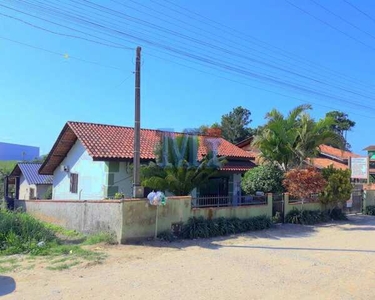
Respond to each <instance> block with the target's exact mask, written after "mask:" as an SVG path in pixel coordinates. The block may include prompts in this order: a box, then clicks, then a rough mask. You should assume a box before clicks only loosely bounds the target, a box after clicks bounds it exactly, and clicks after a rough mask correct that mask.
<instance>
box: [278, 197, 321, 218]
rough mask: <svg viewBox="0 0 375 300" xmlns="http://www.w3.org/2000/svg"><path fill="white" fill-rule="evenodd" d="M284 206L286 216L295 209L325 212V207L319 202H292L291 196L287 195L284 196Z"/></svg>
mask: <svg viewBox="0 0 375 300" xmlns="http://www.w3.org/2000/svg"><path fill="white" fill-rule="evenodd" d="M284 205H285V208H284V209H285V211H284V215H285V216H286V215H287V214H288V212H290V211H292V210H293V209H294V208H297V209H299V210H301V209H304V210H320V211H322V210H323V205H322V204H321V203H320V202H319V201H318V200H317V201H314V202H304V203H302V201H298V202H290V201H289V194H288V193H285V194H284Z"/></svg>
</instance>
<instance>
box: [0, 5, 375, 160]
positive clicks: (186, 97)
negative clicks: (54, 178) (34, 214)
mask: <svg viewBox="0 0 375 300" xmlns="http://www.w3.org/2000/svg"><path fill="white" fill-rule="evenodd" d="M288 1H290V2H292V3H294V4H296V5H297V6H299V7H301V8H303V9H305V10H306V11H308V12H309V13H311V14H313V15H314V16H316V17H318V18H319V19H321V20H324V21H326V22H327V23H328V24H330V25H332V26H334V27H335V28H338V29H339V30H341V31H342V32H344V33H345V34H343V33H341V32H339V31H337V30H334V29H332V28H331V27H329V26H327V25H326V24H323V23H322V22H320V21H317V20H316V19H314V18H312V17H311V16H309V15H307V14H305V13H303V12H301V11H300V10H298V9H296V8H295V7H293V6H291V5H290V4H288V2H286V1H285V0H263V1H230V2H229V1H225V0H218V1H198V0H190V1H178V0H176V1H174V3H176V4H178V5H181V6H183V7H185V8H187V9H190V10H192V11H194V12H196V13H198V14H200V15H203V16H205V17H207V18H209V19H212V20H214V21H216V22H219V23H221V24H225V25H227V26H230V27H231V28H234V29H236V30H237V31H236V33H234V32H232V33H231V32H229V31H226V30H224V29H223V28H221V29H220V28H219V25H218V24H217V23H210V22H209V21H208V20H207V21H206V22H199V21H198V20H197V19H194V18H188V17H187V16H185V15H182V14H178V13H177V12H176V11H173V10H171V9H170V8H173V9H175V10H177V9H178V8H177V7H176V6H173V5H171V4H170V3H168V2H165V1H163V0H155V1H136V2H138V3H135V2H132V1H122V2H123V3H124V4H126V5H128V7H124V6H121V5H119V4H116V3H115V2H116V1H114V2H113V1H96V3H97V4H100V5H103V6H106V7H108V8H111V9H113V10H117V11H122V12H124V13H127V14H129V15H131V16H133V17H136V18H139V19H142V20H146V21H148V22H152V23H153V24H156V25H159V26H163V27H165V28H167V29H169V30H174V31H178V32H180V33H183V34H186V35H189V36H191V37H192V38H196V39H201V40H203V41H206V42H207V43H211V42H212V40H211V39H216V40H219V41H221V43H222V45H224V44H225V46H223V47H231V49H238V50H234V51H236V52H239V50H240V49H242V52H241V53H243V55H246V56H248V57H255V56H254V55H256V53H255V52H253V51H252V50H251V49H249V48H252V49H255V50H257V51H260V52H261V55H262V57H263V58H262V59H263V61H265V62H269V61H271V60H272V61H273V63H280V64H282V60H284V61H286V62H287V63H288V68H290V69H293V70H294V71H295V72H299V73H302V72H303V74H306V75H309V74H310V75H311V74H315V75H316V77H319V78H326V79H327V80H328V79H329V81H330V82H332V83H334V84H339V85H340V86H341V87H343V88H348V89H353V90H354V89H355V90H356V91H362V88H363V89H366V95H368V98H361V97H359V98H356V97H355V95H353V94H345V99H346V102H343V101H338V100H337V97H339V98H340V97H341V98H343V95H344V93H343V92H342V91H332V90H331V89H330V87H329V86H326V87H325V88H324V89H323V88H321V90H324V91H326V92H329V93H332V94H333V95H335V96H336V100H334V99H330V98H327V97H317V96H316V95H315V96H314V95H311V94H306V93H301V92H297V91H293V90H290V89H285V88H283V87H279V86H275V85H270V83H268V82H259V81H255V80H252V79H249V78H244V77H239V76H238V75H236V74H233V73H231V72H225V71H218V70H216V69H212V68H211V67H204V66H202V65H195V64H193V63H192V62H191V61H184V60H181V59H179V58H176V57H173V56H169V55H168V54H166V53H161V52H159V51H158V49H155V48H153V47H151V46H150V45H148V44H147V43H142V42H136V41H129V42H125V41H120V40H117V42H121V43H122V44H124V45H126V46H128V47H130V48H135V47H136V46H137V45H140V46H142V56H143V57H142V92H141V93H142V121H141V124H142V127H145V128H173V129H175V130H178V131H180V130H182V129H184V128H194V127H199V126H200V125H202V124H211V123H213V122H219V121H220V117H221V115H223V114H224V113H227V112H229V111H230V110H232V108H233V107H235V106H239V105H241V106H243V107H246V108H248V109H249V110H250V111H251V112H252V120H253V122H252V124H251V125H252V126H254V127H255V126H258V125H261V124H263V122H264V116H265V114H266V113H267V112H268V111H269V110H271V109H272V108H277V109H279V110H281V111H283V112H285V113H287V112H288V111H289V110H290V109H291V108H293V107H294V106H296V105H299V104H301V103H303V102H308V101H310V102H314V103H317V104H320V105H315V104H313V107H314V110H313V111H312V115H313V116H314V117H316V118H320V117H322V116H324V114H325V113H326V112H327V111H329V110H332V109H331V108H334V109H337V110H342V111H345V112H347V113H349V115H350V118H351V119H353V120H355V121H356V122H357V125H356V127H355V129H354V130H353V131H352V132H350V133H349V134H348V138H349V142H350V143H351V144H352V146H353V150H354V151H356V152H360V151H361V150H362V149H363V148H364V147H366V146H368V145H369V144H374V143H375V138H372V136H371V135H369V134H368V132H369V131H370V129H371V128H372V127H373V126H372V124H373V118H372V116H373V113H374V111H372V110H371V109H372V108H373V107H374V108H375V106H374V104H373V101H374V100H375V97H374V100H373V99H372V98H371V95H372V89H374V86H375V82H374V76H373V70H374V67H375V62H374V60H373V57H374V54H375V34H374V37H373V36H371V33H372V32H375V3H373V2H372V1H364V0H361V1H355V2H352V1H353V0H351V1H350V2H351V3H355V5H356V6H357V7H360V8H361V9H362V10H363V11H365V12H366V13H368V14H369V15H370V16H373V17H374V20H371V19H370V18H367V17H365V16H364V15H363V14H361V13H359V12H358V11H356V10H355V9H353V8H352V7H351V6H350V5H348V4H347V3H345V2H344V1H343V0H330V1H322V0H316V1H317V2H318V3H320V4H322V5H324V6H325V7H327V8H328V9H330V10H331V11H333V12H335V13H336V14H337V15H340V16H341V17H342V18H343V19H345V20H346V21H348V22H351V23H352V24H355V25H356V26H357V27H359V28H361V29H362V30H363V31H366V32H368V33H370V34H365V33H364V32H362V31H360V30H358V29H355V28H354V27H353V26H350V25H349V24H347V23H346V22H344V21H342V20H341V19H339V18H337V17H335V16H333V15H332V14H330V13H328V12H327V11H325V10H323V9H322V8H321V7H319V6H318V5H316V4H315V3H313V2H312V1H311V0H306V1H305V0H298V1H297V0H288ZM5 2H7V1H5ZM52 2H54V1H50V3H52ZM56 3H58V2H56ZM59 3H61V5H65V6H66V7H68V5H69V3H70V2H69V1H63V2H59ZM160 4H162V5H164V6H160ZM5 5H9V4H5ZM141 5H145V6H147V7H148V9H147V10H146V9H145V7H144V6H141ZM9 6H11V5H9ZM11 7H13V8H17V9H19V10H23V11H29V10H27V9H26V8H25V7H24V6H22V5H17V4H14V5H13V6H11ZM131 7H133V8H135V9H137V10H134V9H131ZM168 7H169V9H168ZM141 11H142V12H141ZM158 11H161V12H162V13H163V15H162V14H157V13H156V12H158ZM145 12H146V13H148V14H154V15H155V16H158V18H153V17H151V16H150V15H147V14H145ZM0 13H3V14H6V15H10V16H13V17H17V18H19V19H22V20H24V21H28V22H33V24H34V25H37V26H40V27H43V28H47V29H50V30H55V31H59V32H64V33H66V34H68V33H70V34H71V32H69V30H65V29H64V30H63V29H61V28H58V27H56V26H53V25H51V24H50V23H45V22H42V21H40V20H35V19H33V18H30V17H28V16H26V15H23V14H21V13H17V12H15V11H12V10H9V9H6V8H4V7H0ZM30 13H32V12H31V11H30ZM184 13H187V11H185V12H184ZM38 15H39V16H42V17H45V18H47V16H45V15H43V14H42V13H40V14H38ZM0 18H1V19H0V32H1V33H0V49H1V55H0V63H1V69H0V99H1V110H0V122H1V126H0V141H2V142H11V143H20V144H29V145H34V146H39V147H40V148H41V153H47V152H48V151H49V150H50V148H51V147H52V145H53V143H54V141H55V140H56V138H57V136H58V134H59V133H60V131H61V129H62V127H63V125H64V124H65V122H66V121H68V120H72V121H87V122H97V123H107V124H116V125H126V126H132V125H133V122H134V121H133V120H134V119H133V111H134V77H133V73H132V72H133V70H134V54H135V51H133V50H128V49H116V48H112V47H106V46H103V45H99V44H97V43H90V42H87V41H84V40H82V39H73V38H69V37H65V36H58V35H54V34H51V33H48V32H46V31H43V30H39V29H36V28H35V27H32V26H30V25H26V24H24V23H22V22H19V21H16V20H14V19H10V18H9V17H5V16H3V15H0ZM98 18H99V17H98ZM49 19H50V20H53V18H52V19H51V18H49ZM176 19H178V20H180V23H179V25H181V26H183V27H186V28H187V29H186V30H184V29H181V28H180V27H176V26H175V25H173V24H174V23H176V24H177V20H176ZM56 20H58V19H56ZM113 20H114V19H113ZM166 21H168V22H166ZM64 22H65V23H64ZM113 22H115V21H113ZM62 23H64V24H66V25H67V26H68V25H69V22H68V20H65V21H64V20H63V21H62ZM116 24H117V26H122V27H121V28H123V29H124V30H126V31H127V32H130V33H133V34H135V35H137V36H141V34H140V33H139V32H141V33H142V34H144V36H148V37H151V38H154V39H155V40H158V41H161V42H162V43H163V44H164V45H176V43H177V42H178V41H177V39H176V40H174V38H175V37H173V39H172V38H171V39H167V38H164V37H162V36H160V35H157V34H156V33H155V32H154V31H152V30H147V29H145V28H142V27H141V26H137V25H135V24H131V23H129V22H128V25H126V24H122V25H121V24H120V23H116ZM209 24H211V25H212V24H213V25H215V24H216V25H215V26H216V27H213V26H210V25H209ZM69 26H73V27H74V28H79V27H77V26H75V25H72V24H70V25H69ZM188 26H195V27H188ZM197 28H199V29H200V30H197ZM137 31H138V33H137ZM208 31H209V32H211V34H208V33H207V32H208ZM238 32H241V34H239V33H238ZM347 35H350V36H351V37H352V38H349V37H348V36H347ZM101 36H102V37H103V38H107V39H110V40H111V41H116V39H115V38H112V37H109V36H105V35H101ZM249 36H251V37H255V38H257V39H260V40H262V41H264V42H267V43H268V44H270V45H272V46H276V47H279V48H281V49H284V50H286V51H288V52H290V53H293V56H292V57H294V58H295V57H297V56H299V57H303V58H305V59H308V60H309V61H312V62H314V65H315V64H316V65H320V66H324V67H325V68H329V69H332V70H334V71H335V72H340V73H343V74H346V75H348V76H350V77H351V78H356V80H358V81H361V82H362V83H357V82H345V81H344V80H343V79H342V78H340V77H339V76H337V75H334V74H332V73H327V72H325V71H324V70H323V69H320V68H315V67H314V66H312V65H310V66H307V65H305V64H302V63H298V62H296V61H294V60H291V59H290V58H288V57H284V56H281V55H280V54H277V53H276V54H275V52H272V51H271V50H268V49H265V48H262V47H260V46H259V43H257V42H255V41H254V42H251V40H250V38H249ZM2 38H8V39H13V40H16V41H18V42H22V43H26V44H28V45H32V46H35V47H40V48H43V49H48V50H50V51H54V52H57V53H62V54H66V56H65V57H63V56H58V55H54V54H50V53H47V52H44V51H41V50H40V49H39V50H38V49H33V48H30V47H27V46H25V45H20V44H17V43H14V42H10V41H8V40H5V39H2ZM353 38H354V39H353ZM180 41H181V40H180ZM212 43H213V42H212ZM364 44H365V45H364ZM181 45H182V46H181V47H184V49H189V51H193V50H192V49H195V50H197V49H198V47H197V46H196V45H194V43H192V42H189V41H183V43H182V44H181ZM269 49H274V48H272V47H270V48H269ZM197 51H198V50H197ZM200 51H201V53H205V54H206V55H208V56H211V51H212V49H211V50H210V49H208V50H207V49H206V50H205V49H203V48H202V50H200ZM203 51H205V52H203ZM212 53H214V52H212ZM254 53H255V54H254ZM257 53H258V54H259V52H257ZM155 56H158V57H161V58H162V59H160V58H157V57H155ZM73 57H77V58H81V59H84V60H88V61H91V62H97V63H98V64H100V65H95V64H91V63H85V62H82V61H79V60H76V59H74V58H73ZM212 57H214V58H215V59H222V60H225V61H227V62H232V63H233V64H239V63H240V62H239V60H238V57H234V56H233V55H227V54H223V55H222V56H219V55H218V54H216V56H213V54H212ZM278 58H279V59H280V60H278ZM176 63H179V64H185V65H187V66H189V67H193V68H196V69H199V70H201V71H203V72H208V73H212V74H214V75H216V76H214V75H211V74H207V73H202V72H198V71H196V70H193V69H190V68H187V67H185V66H181V65H179V64H176ZM103 65H106V66H111V67H114V68H109V67H105V66H103ZM301 68H304V69H301ZM249 69H251V67H249ZM261 69H262V68H260V67H259V66H253V67H252V69H251V70H252V72H263V70H261ZM263 69H265V71H268V72H271V73H270V74H272V75H274V76H283V75H281V73H280V72H278V71H277V70H276V71H275V70H270V69H267V67H263ZM310 70H311V71H310ZM315 75H314V76H315ZM324 76H325V77H324ZM221 77H226V78H228V79H230V80H226V79H223V78H221ZM290 77H291V79H293V78H295V77H293V75H291V76H290ZM285 78H286V77H285ZM286 79H287V78H286ZM293 80H294V79H293ZM234 81H236V82H234ZM238 82H240V83H238ZM254 87H257V88H260V89H257V88H254ZM312 88H314V86H312ZM261 89H267V90H272V91H273V92H274V93H270V92H266V91H264V90H261ZM374 90H375V89H374ZM278 93H282V94H283V95H285V96H281V95H279V94H278ZM296 98H298V99H301V101H299V100H297V99H296ZM354 101H357V102H358V103H359V104H356V105H350V104H349V102H354ZM361 105H363V106H361ZM364 106H366V107H364ZM374 110H375V109H374Z"/></svg>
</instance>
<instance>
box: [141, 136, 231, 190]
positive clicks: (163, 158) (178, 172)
mask: <svg viewBox="0 0 375 300" xmlns="http://www.w3.org/2000/svg"><path fill="white" fill-rule="evenodd" d="M198 144H199V143H198V139H197V138H196V137H193V136H188V135H183V136H177V137H165V138H164V139H163V142H162V144H161V145H160V146H159V148H158V149H156V156H157V162H156V163H154V162H151V163H149V165H147V166H143V167H142V169H141V177H142V185H143V186H145V187H148V188H151V189H154V190H160V191H166V190H168V191H169V192H171V193H173V194H174V195H176V196H186V195H189V194H190V192H191V191H192V190H193V189H194V188H197V187H200V186H202V185H204V184H205V183H206V182H207V181H208V179H209V178H210V177H212V176H214V175H216V174H217V170H218V169H219V168H220V167H221V166H222V165H223V164H224V163H225V160H224V159H223V158H220V159H219V158H217V157H216V156H215V155H214V154H213V151H210V152H209V153H208V154H207V155H206V156H205V157H204V158H203V159H202V160H201V161H200V162H198V161H197V154H198Z"/></svg>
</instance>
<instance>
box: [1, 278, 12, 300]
mask: <svg viewBox="0 0 375 300" xmlns="http://www.w3.org/2000/svg"><path fill="white" fill-rule="evenodd" d="M15 289H16V282H15V281H14V279H13V278H12V277H9V276H2V275H0V297H1V296H5V295H8V294H11V293H13V292H14V290H15Z"/></svg>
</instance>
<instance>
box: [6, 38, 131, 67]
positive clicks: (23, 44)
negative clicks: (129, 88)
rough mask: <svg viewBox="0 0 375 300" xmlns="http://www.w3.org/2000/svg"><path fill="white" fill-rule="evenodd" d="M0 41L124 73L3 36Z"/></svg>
mask: <svg viewBox="0 0 375 300" xmlns="http://www.w3.org/2000/svg"><path fill="white" fill-rule="evenodd" d="M0 39H2V40H5V41H8V42H12V43H16V44H18V45H22V46H26V47H29V48H32V49H35V50H40V51H43V52H47V53H49V54H54V55H57V56H59V57H62V58H64V59H74V60H78V61H81V62H84V63H88V64H93V65H97V66H100V67H104V68H110V69H114V70H119V71H122V72H124V70H123V69H120V68H117V67H114V66H108V65H104V64H101V63H98V62H94V61H90V60H87V59H83V58H79V57H76V56H72V55H70V54H67V53H61V52H56V51H52V50H48V49H44V48H41V47H38V46H33V45H30V44H26V43H24V42H20V41H16V40H13V39H10V38H6V37H3V36H0Z"/></svg>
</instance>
